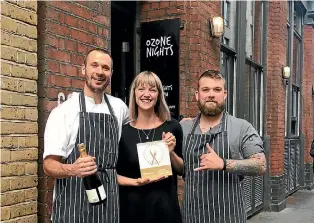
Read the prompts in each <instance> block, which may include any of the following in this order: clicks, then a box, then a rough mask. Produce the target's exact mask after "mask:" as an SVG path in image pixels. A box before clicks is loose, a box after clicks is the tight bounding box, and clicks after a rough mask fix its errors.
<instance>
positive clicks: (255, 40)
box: [241, 1, 264, 135]
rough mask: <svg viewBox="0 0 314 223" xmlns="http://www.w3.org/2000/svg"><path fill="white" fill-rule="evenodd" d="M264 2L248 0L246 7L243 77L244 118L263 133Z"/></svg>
mask: <svg viewBox="0 0 314 223" xmlns="http://www.w3.org/2000/svg"><path fill="white" fill-rule="evenodd" d="M263 22H264V20H263V2H260V1H248V2H247V9H246V46H245V55H246V59H245V70H244V78H243V81H244V83H243V87H244V100H243V102H242V103H241V104H243V106H244V110H243V111H244V119H246V120H247V121H249V122H250V123H251V124H252V125H253V126H254V127H255V129H256V131H257V132H258V133H259V134H260V135H263V127H264V126H263V123H264V122H263V117H264V116H263V111H264V107H263V101H264V90H263V89H264V86H263V84H264V82H263V81H264V77H263V66H262V63H263V61H262V55H263V47H262V46H263Z"/></svg>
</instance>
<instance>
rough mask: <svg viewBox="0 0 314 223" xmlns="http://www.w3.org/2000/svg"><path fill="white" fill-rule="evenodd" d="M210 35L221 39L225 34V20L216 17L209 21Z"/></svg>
mask: <svg viewBox="0 0 314 223" xmlns="http://www.w3.org/2000/svg"><path fill="white" fill-rule="evenodd" d="M209 27H210V34H211V35H212V36H213V37H215V38H219V37H221V36H222V35H223V34H224V20H223V18H222V17H220V16H215V17H213V18H211V19H210V20H209Z"/></svg>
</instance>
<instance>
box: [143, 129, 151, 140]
mask: <svg viewBox="0 0 314 223" xmlns="http://www.w3.org/2000/svg"><path fill="white" fill-rule="evenodd" d="M141 130H142V132H143V133H144V134H145V136H146V139H149V137H148V136H149V134H150V132H151V131H152V130H149V132H148V134H147V135H146V132H145V131H144V129H141Z"/></svg>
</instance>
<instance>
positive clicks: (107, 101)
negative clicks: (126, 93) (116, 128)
mask: <svg viewBox="0 0 314 223" xmlns="http://www.w3.org/2000/svg"><path fill="white" fill-rule="evenodd" d="M104 98H105V102H106V104H107V106H108V108H109V112H110V114H111V115H112V116H113V117H114V118H115V119H116V120H117V117H116V116H115V114H114V111H113V109H112V107H111V104H110V102H109V100H108V97H107V95H106V94H104Z"/></svg>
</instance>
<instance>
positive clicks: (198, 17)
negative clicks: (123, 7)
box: [140, 1, 221, 201]
mask: <svg viewBox="0 0 314 223" xmlns="http://www.w3.org/2000/svg"><path fill="white" fill-rule="evenodd" d="M220 7H221V3H220V2H219V1H215V2H206V1H199V2H195V1H145V2H141V3H140V21H141V22H148V21H155V20H163V19H171V18H180V19H181V22H183V23H184V28H183V29H182V30H180V114H182V115H184V116H190V117H191V116H195V115H196V114H197V112H198V108H197V104H196V101H195V98H194V91H195V88H196V84H197V82H196V81H197V78H198V76H199V75H200V74H201V73H202V72H203V71H205V70H207V69H215V70H220V64H219V62H220V42H219V39H212V38H211V37H210V35H209V28H208V25H209V19H210V17H211V16H216V15H220V11H221V10H220ZM178 194H179V200H180V201H181V200H182V196H183V181H182V180H181V179H179V189H178Z"/></svg>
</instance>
